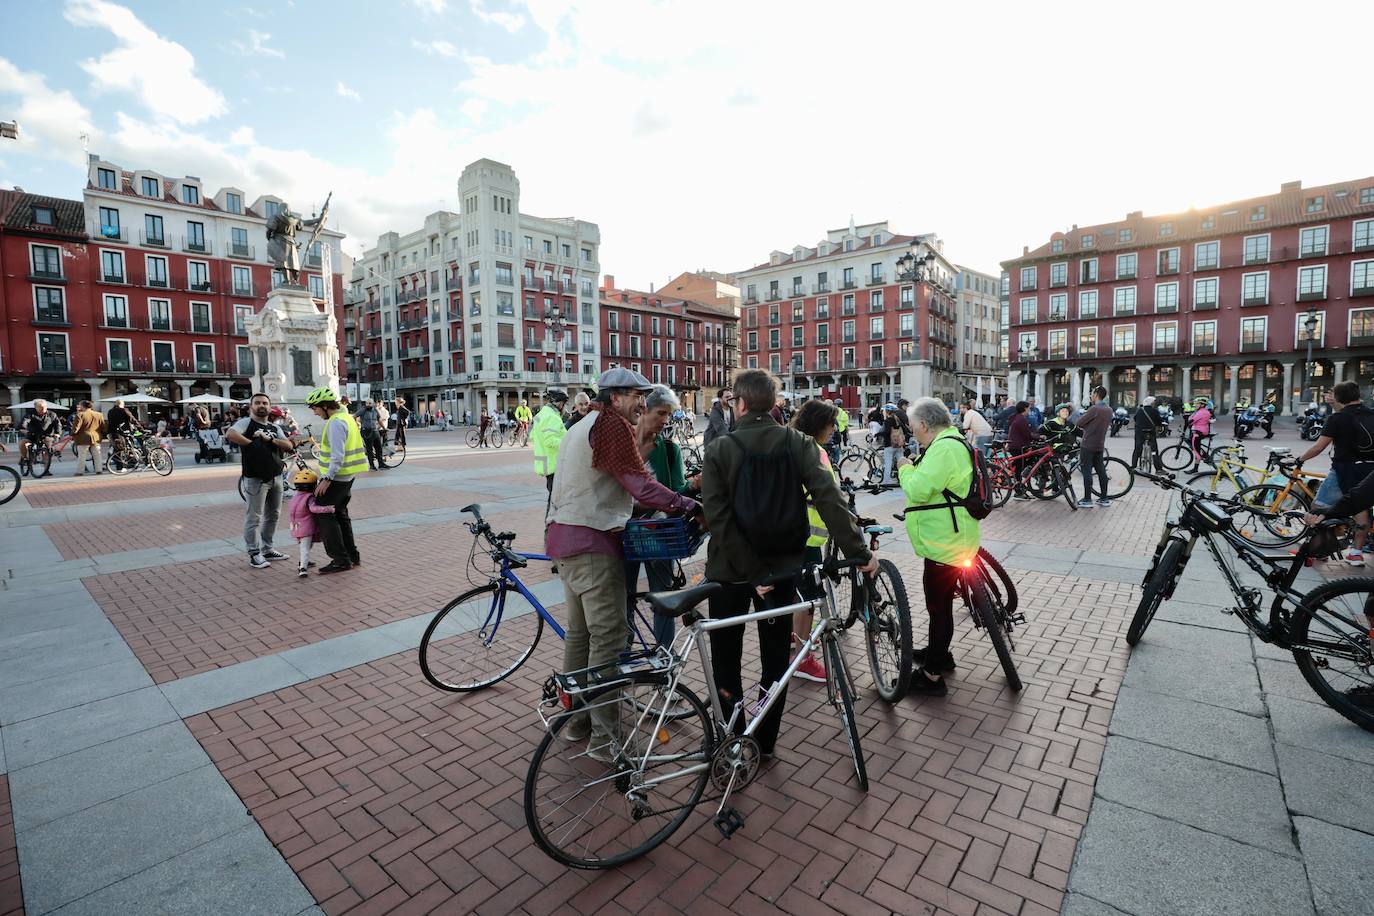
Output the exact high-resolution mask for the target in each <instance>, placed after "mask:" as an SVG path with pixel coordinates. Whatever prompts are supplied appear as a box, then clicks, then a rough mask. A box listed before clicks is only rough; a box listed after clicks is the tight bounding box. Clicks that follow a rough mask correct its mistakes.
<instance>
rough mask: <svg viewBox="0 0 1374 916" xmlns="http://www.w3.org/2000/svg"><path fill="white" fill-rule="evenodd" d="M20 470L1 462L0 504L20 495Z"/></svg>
mask: <svg viewBox="0 0 1374 916" xmlns="http://www.w3.org/2000/svg"><path fill="white" fill-rule="evenodd" d="M19 487H20V480H19V472H18V471H16V470H15V469H14V468H12V467H10V466H9V465H8V464H0V506H3V505H4V504H5V503H7V502H9V501H10V500H12V499H14V498H15V497H16V496H18V495H19Z"/></svg>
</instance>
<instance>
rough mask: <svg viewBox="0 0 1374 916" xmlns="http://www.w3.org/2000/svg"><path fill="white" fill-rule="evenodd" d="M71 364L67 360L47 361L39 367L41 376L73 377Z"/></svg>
mask: <svg viewBox="0 0 1374 916" xmlns="http://www.w3.org/2000/svg"><path fill="white" fill-rule="evenodd" d="M71 373H72V366H71V363H69V362H67V361H66V360H57V359H45V360H43V361H42V363H40V364H39V366H38V374H39V375H71Z"/></svg>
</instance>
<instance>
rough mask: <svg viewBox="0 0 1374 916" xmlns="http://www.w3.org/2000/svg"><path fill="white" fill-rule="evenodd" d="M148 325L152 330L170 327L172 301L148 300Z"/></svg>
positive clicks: (168, 328) (166, 329) (164, 329)
mask: <svg viewBox="0 0 1374 916" xmlns="http://www.w3.org/2000/svg"><path fill="white" fill-rule="evenodd" d="M148 327H149V328H150V329H151V330H154V331H170V330H171V329H172V303H171V302H170V301H169V300H167V299H149V300H148Z"/></svg>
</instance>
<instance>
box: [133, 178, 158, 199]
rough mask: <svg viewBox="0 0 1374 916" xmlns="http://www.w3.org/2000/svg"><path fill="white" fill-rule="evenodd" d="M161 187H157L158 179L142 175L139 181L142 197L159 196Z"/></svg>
mask: <svg viewBox="0 0 1374 916" xmlns="http://www.w3.org/2000/svg"><path fill="white" fill-rule="evenodd" d="M161 190H162V189H161V188H159V187H158V180H157V179H156V178H151V177H149V176H147V175H144V176H143V178H142V179H141V180H140V181H139V192H140V193H141V194H142V195H143V196H144V197H161V196H162V194H161Z"/></svg>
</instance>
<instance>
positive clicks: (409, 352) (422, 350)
mask: <svg viewBox="0 0 1374 916" xmlns="http://www.w3.org/2000/svg"><path fill="white" fill-rule="evenodd" d="M428 354H429V348H428V347H407V348H406V352H405V356H404V357H402V358H403V359H419V358H420V357H422V356H426V355H428Z"/></svg>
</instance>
